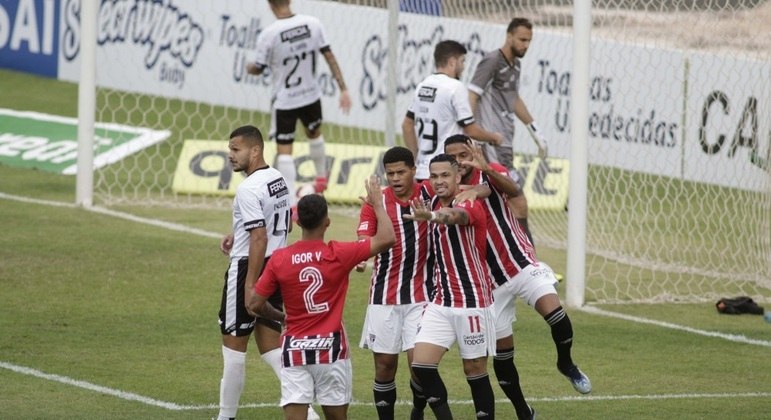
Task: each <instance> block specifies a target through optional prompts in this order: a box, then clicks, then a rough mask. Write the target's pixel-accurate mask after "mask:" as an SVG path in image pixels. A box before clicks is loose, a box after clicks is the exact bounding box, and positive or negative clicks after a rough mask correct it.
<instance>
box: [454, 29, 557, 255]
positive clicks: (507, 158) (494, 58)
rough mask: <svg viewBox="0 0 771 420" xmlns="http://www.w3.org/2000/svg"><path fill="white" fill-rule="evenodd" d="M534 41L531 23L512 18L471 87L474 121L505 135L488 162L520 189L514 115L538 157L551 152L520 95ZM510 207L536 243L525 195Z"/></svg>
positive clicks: (490, 152)
mask: <svg viewBox="0 0 771 420" xmlns="http://www.w3.org/2000/svg"><path fill="white" fill-rule="evenodd" d="M532 39H533V25H532V23H530V21H529V20H527V19H524V18H514V19H512V20H511V22H510V23H509V26H508V28H507V29H506V41H505V42H504V44H503V46H502V47H501V48H500V49H498V50H495V51H491V52H489V53H487V54H485V56H484V57H483V58H482V61H480V62H479V65H478V66H477V68H476V70H475V71H474V76H473V77H472V78H471V83H469V86H468V90H469V102H470V103H471V110H472V111H474V116H475V118H476V119H477V120H478V121H479V123H480V124H482V126H484V127H487V128H490V129H493V130H495V131H497V132H499V133H502V134H503V143H502V144H500V145H496V146H489V147H487V146H486V147H484V151H485V154H486V156H487V159H488V161H490V162H494V163H500V164H501V165H503V166H504V167H505V168H506V169H508V171H509V174H510V175H511V177H512V178H513V179H514V180H515V181H516V182H518V183H520V186H521V184H522V183H523V182H524V180H522V179H521V177H520V176H519V174H518V173H517V170H516V169H515V168H514V149H513V144H512V139H513V138H514V116H516V117H517V118H519V120H520V121H522V122H523V123H524V124H525V126H527V130H528V132H529V133H530V136H531V137H532V138H533V141H535V143H536V145H537V146H538V154H539V156H540V157H541V158H542V159H545V158H546V155H547V153H548V151H547V144H546V139H545V138H544V137H543V136H542V135H541V132H540V131H539V130H538V129H537V128H536V126H535V121H534V120H533V117H532V116H531V115H530V111H528V109H527V106H526V105H525V101H524V100H522V97H521V96H520V95H519V75H520V72H521V63H520V60H521V59H522V58H523V57H524V56H525V53H526V52H527V49H528V47H529V46H530V41H531V40H532ZM470 137H473V136H470ZM442 138H447V137H442ZM510 204H511V206H512V208H513V210H514V216H515V217H516V218H517V221H519V223H520V224H521V225H522V226H523V227H524V229H525V232H527V236H528V238H530V242H531V243H533V237H532V235H531V234H530V228H529V226H528V224H527V198H526V197H525V195H524V194H519V195H517V196H516V197H513V198H512V199H511V200H510Z"/></svg>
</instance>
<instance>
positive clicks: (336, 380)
mask: <svg viewBox="0 0 771 420" xmlns="http://www.w3.org/2000/svg"><path fill="white" fill-rule="evenodd" d="M314 396H315V397H316V402H318V403H319V404H320V405H333V406H336V405H345V404H350V403H351V398H352V397H353V368H352V367H351V359H340V360H338V361H336V362H335V363H330V364H320V365H305V366H291V367H285V368H282V369H281V406H282V407H283V406H285V405H287V404H311V403H313V399H314Z"/></svg>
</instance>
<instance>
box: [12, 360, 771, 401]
mask: <svg viewBox="0 0 771 420" xmlns="http://www.w3.org/2000/svg"><path fill="white" fill-rule="evenodd" d="M0 368H3V369H7V370H10V371H12V372H16V373H19V374H22V375H28V376H34V377H36V378H40V379H44V380H47V381H53V382H58V383H61V384H64V385H69V386H74V387H76V388H81V389H85V390H88V391H93V392H98V393H100V394H105V395H110V396H113V397H116V398H120V399H123V400H128V401H137V402H140V403H142V404H147V405H151V406H154V407H160V408H165V409H167V410H173V411H186V410H213V409H217V408H218V407H219V406H218V405H217V404H202V405H182V404H176V403H172V402H167V401H160V400H156V399H155V398H150V397H145V396H143V395H139V394H134V393H133V392H126V391H121V390H118V389H113V388H108V387H105V386H101V385H96V384H93V383H91V382H86V381H81V380H77V379H72V378H69V377H67V376H62V375H54V374H50V373H45V372H41V371H39V370H37V369H32V368H28V367H24V366H19V365H15V364H12V363H7V362H2V361H0ZM769 397H771V392H744V393H726V394H659V395H656V394H649V395H585V396H570V397H540V398H538V397H536V398H532V397H531V398H528V401H531V402H571V401H618V400H671V399H688V398H769ZM495 402H496V403H498V404H507V403H508V402H509V400H508V399H498V400H496V401H495ZM449 403H450V404H453V405H470V404H473V403H474V402H473V401H472V400H450V401H449ZM370 404H372V402H371V401H357V400H353V401H351V404H350V405H352V406H366V405H370ZM396 404H397V405H412V401H411V400H398V401H397V402H396ZM269 407H275V408H279V405H278V404H276V403H253V404H242V405H241V406H240V408H269Z"/></svg>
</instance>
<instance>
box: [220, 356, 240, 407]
mask: <svg viewBox="0 0 771 420" xmlns="http://www.w3.org/2000/svg"><path fill="white" fill-rule="evenodd" d="M222 360H223V361H224V365H223V369H222V381H220V414H219V416H220V417H225V418H228V417H235V416H236V412H237V411H238V400H239V399H241V391H243V390H244V379H245V378H246V353H242V352H240V351H236V350H232V349H229V348H227V347H225V346H222Z"/></svg>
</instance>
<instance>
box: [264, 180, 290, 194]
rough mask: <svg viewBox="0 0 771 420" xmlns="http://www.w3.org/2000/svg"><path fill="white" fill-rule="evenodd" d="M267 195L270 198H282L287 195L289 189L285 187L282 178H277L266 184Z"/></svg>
mask: <svg viewBox="0 0 771 420" xmlns="http://www.w3.org/2000/svg"><path fill="white" fill-rule="evenodd" d="M268 194H270V196H271V197H276V198H279V197H283V196H285V195H287V194H289V188H287V187H286V181H284V178H278V179H275V180H273V181H271V182H269V183H268Z"/></svg>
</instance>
